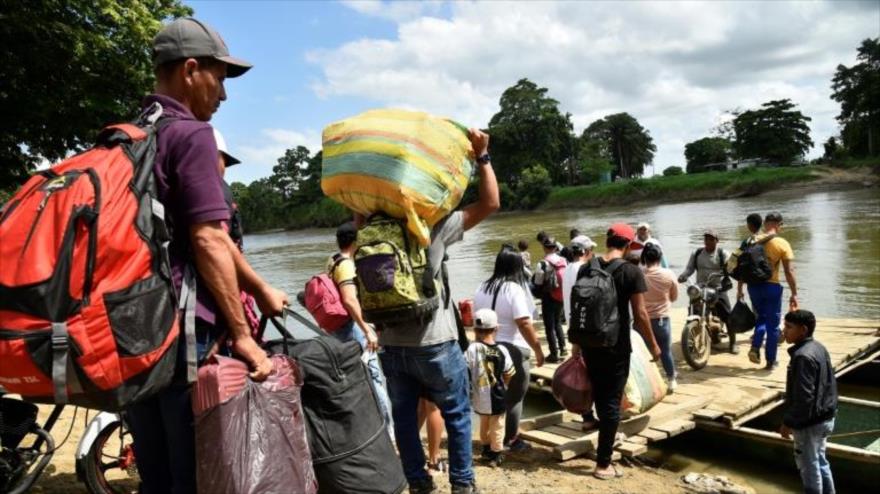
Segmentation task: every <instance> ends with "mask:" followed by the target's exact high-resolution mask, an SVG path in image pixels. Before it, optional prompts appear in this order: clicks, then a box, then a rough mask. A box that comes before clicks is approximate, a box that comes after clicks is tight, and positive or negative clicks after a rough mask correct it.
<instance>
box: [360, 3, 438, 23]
mask: <svg viewBox="0 0 880 494" xmlns="http://www.w3.org/2000/svg"><path fill="white" fill-rule="evenodd" d="M342 3H343V4H344V5H346V6H347V7H348V8H350V9H352V10H355V11H357V12H360V13H361V14H364V15H368V16H370V17H378V18H381V19H386V20H390V21H396V22H400V21H406V20H409V19H413V18H416V17H419V16H421V15H422V14H425V13H429V12H431V13H436V12H438V11H439V10H440V8H441V7H442V5H443V3H442V2H440V1H437V0H420V1H395V2H383V1H381V0H342Z"/></svg>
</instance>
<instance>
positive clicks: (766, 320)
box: [748, 281, 782, 365]
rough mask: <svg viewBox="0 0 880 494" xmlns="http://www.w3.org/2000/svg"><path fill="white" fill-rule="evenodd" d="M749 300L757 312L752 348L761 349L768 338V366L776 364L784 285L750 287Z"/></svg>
mask: <svg viewBox="0 0 880 494" xmlns="http://www.w3.org/2000/svg"><path fill="white" fill-rule="evenodd" d="M748 287H749V298H750V299H752V309H753V310H754V311H755V316H756V317H755V318H756V323H755V334H754V335H753V336H752V348H755V349H758V350H760V349H761V345H763V344H764V336H765V335H766V336H767V348H766V349H765V352H766V355H767V365H770V364H773V363H774V362H776V350H777V343H778V342H779V321H780V320H781V318H782V285H780V284H779V283H770V282H767V281H765V282H764V283H757V284H752V285H749V286H748Z"/></svg>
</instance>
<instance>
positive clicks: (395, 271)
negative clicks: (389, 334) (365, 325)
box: [354, 215, 440, 324]
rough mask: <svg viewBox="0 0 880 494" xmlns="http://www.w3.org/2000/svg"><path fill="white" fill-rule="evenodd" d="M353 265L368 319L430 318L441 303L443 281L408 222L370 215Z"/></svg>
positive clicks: (359, 240)
mask: <svg viewBox="0 0 880 494" xmlns="http://www.w3.org/2000/svg"><path fill="white" fill-rule="evenodd" d="M354 265H355V268H356V270H357V284H358V299H359V300H360V303H361V309H362V310H363V315H364V319H365V320H366V321H367V322H371V323H374V324H384V323H400V322H406V321H425V320H430V319H431V318H433V316H434V313H435V312H436V311H437V308H438V307H439V306H440V285H439V282H438V281H437V280H436V279H435V278H434V270H433V269H432V267H431V263H430V260H429V259H428V251H427V249H426V248H425V247H422V246H421V245H420V244H419V242H418V241H417V240H416V239H415V238H414V237H412V236H411V234H410V233H409V232H408V230H407V228H406V221H404V220H397V219H394V218H389V217H387V216H384V215H373V216H372V217H370V219H369V220H367V224H366V225H365V226H364V227H363V228H361V230H360V231H359V232H358V248H357V249H356V250H355V251H354Z"/></svg>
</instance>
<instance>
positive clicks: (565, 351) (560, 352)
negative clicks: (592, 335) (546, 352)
mask: <svg viewBox="0 0 880 494" xmlns="http://www.w3.org/2000/svg"><path fill="white" fill-rule="evenodd" d="M559 355H561V356H563V357H568V349H567V348H563V349H562V350H560V351H559Z"/></svg>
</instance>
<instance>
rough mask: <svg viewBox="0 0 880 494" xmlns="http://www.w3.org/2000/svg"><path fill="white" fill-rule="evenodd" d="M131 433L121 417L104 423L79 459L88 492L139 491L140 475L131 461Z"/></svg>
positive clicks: (120, 492) (113, 493) (132, 453)
mask: <svg viewBox="0 0 880 494" xmlns="http://www.w3.org/2000/svg"><path fill="white" fill-rule="evenodd" d="M132 444H133V440H132V436H131V433H130V432H129V431H128V428H127V427H126V426H125V423H124V422H123V421H121V420H117V421H115V422H112V423H110V424H108V425H107V427H105V428H104V429H102V430H101V432H99V433H98V436H97V437H96V438H95V442H94V443H92V447H91V448H89V452H88V454H87V455H86V456H85V457H84V458H83V459H82V460H81V461H82V463H83V464H82V472H83V480H84V481H85V484H86V487H87V488H88V490H89V493H90V494H129V493H135V492H137V491H138V484H140V477H139V476H138V473H137V465H136V463H135V461H134V448H133V446H132Z"/></svg>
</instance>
